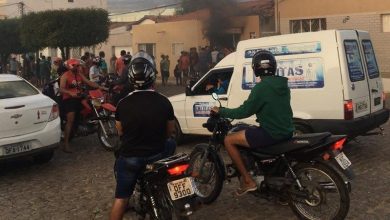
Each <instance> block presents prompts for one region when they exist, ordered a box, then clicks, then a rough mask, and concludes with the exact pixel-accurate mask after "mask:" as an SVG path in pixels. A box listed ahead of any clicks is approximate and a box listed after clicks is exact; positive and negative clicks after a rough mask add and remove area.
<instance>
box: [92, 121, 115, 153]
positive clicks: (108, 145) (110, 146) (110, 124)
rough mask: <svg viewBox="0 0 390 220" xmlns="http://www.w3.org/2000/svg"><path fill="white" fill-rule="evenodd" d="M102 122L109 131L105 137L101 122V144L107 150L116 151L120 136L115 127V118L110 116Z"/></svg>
mask: <svg viewBox="0 0 390 220" xmlns="http://www.w3.org/2000/svg"><path fill="white" fill-rule="evenodd" d="M102 123H103V126H104V128H105V130H106V132H107V136H108V138H106V137H105V135H104V132H103V129H102V127H101V125H100V123H99V124H98V131H97V132H98V138H99V141H100V144H101V145H102V146H103V148H104V149H105V150H106V151H114V149H115V148H116V146H117V145H118V144H119V136H118V132H117V130H116V127H115V120H114V119H113V118H110V119H108V120H103V121H102Z"/></svg>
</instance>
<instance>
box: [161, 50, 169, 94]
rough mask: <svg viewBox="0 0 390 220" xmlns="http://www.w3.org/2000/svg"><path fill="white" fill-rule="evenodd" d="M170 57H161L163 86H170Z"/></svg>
mask: <svg viewBox="0 0 390 220" xmlns="http://www.w3.org/2000/svg"><path fill="white" fill-rule="evenodd" d="M169 65H170V61H169V57H168V55H164V54H163V55H161V61H160V71H161V79H162V85H163V86H165V85H168V78H169Z"/></svg>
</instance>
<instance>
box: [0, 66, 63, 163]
mask: <svg viewBox="0 0 390 220" xmlns="http://www.w3.org/2000/svg"><path fill="white" fill-rule="evenodd" d="M60 139H61V127H60V118H59V108H58V105H57V103H56V102H54V101H53V100H52V99H50V98H49V97H47V96H45V95H43V94H42V93H41V92H40V91H39V90H38V89H37V88H35V87H34V86H33V85H31V84H30V83H29V82H27V81H26V80H24V79H23V78H21V77H18V76H15V75H11V74H0V161H1V160H5V159H10V158H15V157H20V156H32V157H33V159H34V161H35V162H37V163H46V162H48V161H50V160H51V158H52V157H53V154H54V149H55V148H56V147H57V146H58V143H59V142H60Z"/></svg>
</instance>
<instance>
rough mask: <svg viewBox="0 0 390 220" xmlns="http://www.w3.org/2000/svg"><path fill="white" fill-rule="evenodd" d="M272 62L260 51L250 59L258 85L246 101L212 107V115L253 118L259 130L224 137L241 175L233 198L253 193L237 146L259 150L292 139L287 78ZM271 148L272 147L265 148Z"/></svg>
mask: <svg viewBox="0 0 390 220" xmlns="http://www.w3.org/2000/svg"><path fill="white" fill-rule="evenodd" d="M276 67H277V64H276V60H275V57H274V56H273V54H272V53H271V52H269V51H265V50H260V51H258V52H257V53H255V55H254V56H253V58H252V69H253V72H254V74H255V76H256V77H260V79H261V81H260V82H259V83H257V84H256V85H255V86H254V87H253V89H252V91H251V93H250V95H249V97H248V99H247V100H246V101H244V103H243V104H242V105H241V106H239V107H238V108H234V109H229V108H219V107H216V106H215V107H213V108H212V110H211V111H212V113H213V112H214V113H218V114H220V115H221V117H224V118H231V119H242V118H247V117H249V116H251V115H253V114H256V118H257V119H256V121H257V122H258V123H260V126H259V127H249V128H246V129H244V130H241V131H238V132H235V133H231V134H229V135H227V136H226V137H225V140H224V146H225V148H226V150H227V152H228V153H229V156H230V157H231V159H232V161H233V163H234V164H235V165H236V166H237V169H238V171H239V172H240V174H241V177H242V179H241V186H240V187H239V188H238V189H237V191H236V195H238V196H240V195H243V194H245V193H247V192H249V191H254V190H256V188H257V186H256V182H255V181H254V180H253V178H252V177H251V175H250V174H249V173H248V171H247V169H246V168H245V165H244V163H243V159H242V157H241V155H240V152H239V149H238V146H240V147H247V148H252V149H256V148H262V147H266V146H269V145H274V144H276V143H279V142H281V141H284V140H287V139H290V138H291V137H292V135H293V131H294V126H293V122H292V116H293V114H292V110H291V105H290V89H289V87H288V84H287V78H285V77H281V76H277V75H276ZM269 147H272V146H269Z"/></svg>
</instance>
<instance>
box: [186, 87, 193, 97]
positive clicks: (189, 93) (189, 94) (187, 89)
mask: <svg viewBox="0 0 390 220" xmlns="http://www.w3.org/2000/svg"><path fill="white" fill-rule="evenodd" d="M193 95H194V92H192V90H191V87H190V86H187V87H186V96H193Z"/></svg>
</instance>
